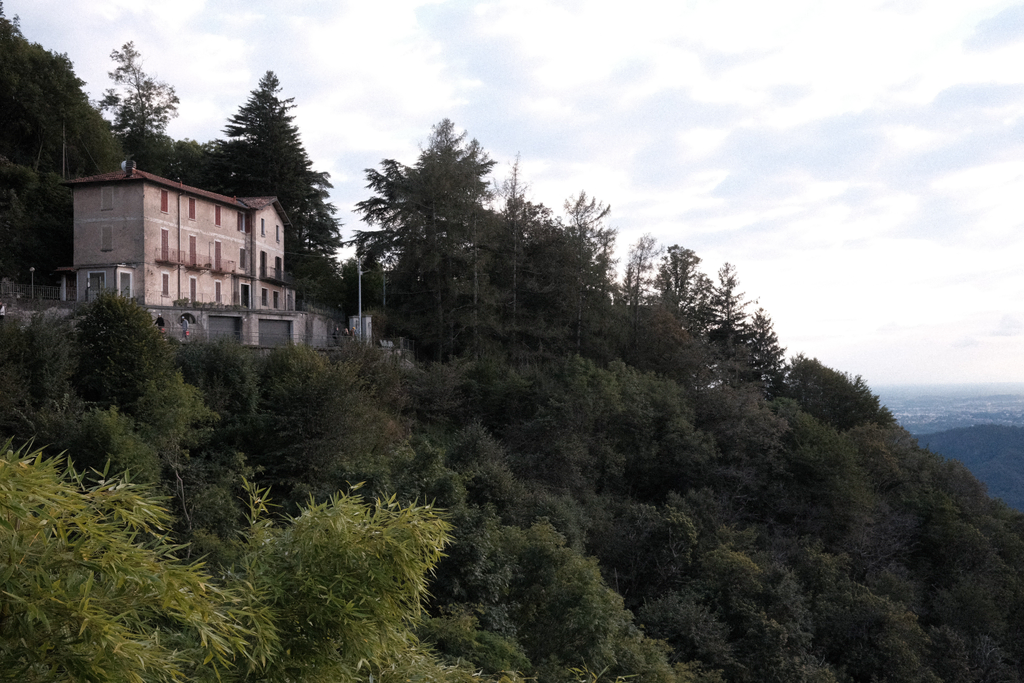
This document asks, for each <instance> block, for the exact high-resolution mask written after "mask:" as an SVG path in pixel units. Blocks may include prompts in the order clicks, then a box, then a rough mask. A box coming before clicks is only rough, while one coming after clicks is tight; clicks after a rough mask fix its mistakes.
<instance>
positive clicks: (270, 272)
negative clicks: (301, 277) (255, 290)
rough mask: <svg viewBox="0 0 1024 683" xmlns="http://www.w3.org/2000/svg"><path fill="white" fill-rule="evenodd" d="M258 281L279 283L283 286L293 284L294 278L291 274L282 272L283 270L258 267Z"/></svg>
mask: <svg viewBox="0 0 1024 683" xmlns="http://www.w3.org/2000/svg"><path fill="white" fill-rule="evenodd" d="M260 279H261V280H270V281H272V282H280V283H281V284H283V285H294V284H295V278H294V277H292V275H291V273H286V272H284V269H283V268H269V267H267V266H260Z"/></svg>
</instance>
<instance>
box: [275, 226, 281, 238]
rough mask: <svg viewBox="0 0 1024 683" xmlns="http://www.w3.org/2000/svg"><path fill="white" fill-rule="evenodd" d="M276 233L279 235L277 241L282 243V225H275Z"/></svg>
mask: <svg viewBox="0 0 1024 683" xmlns="http://www.w3.org/2000/svg"><path fill="white" fill-rule="evenodd" d="M274 232H275V233H276V234H277V241H278V242H280V241H281V226H280V225H275V226H274Z"/></svg>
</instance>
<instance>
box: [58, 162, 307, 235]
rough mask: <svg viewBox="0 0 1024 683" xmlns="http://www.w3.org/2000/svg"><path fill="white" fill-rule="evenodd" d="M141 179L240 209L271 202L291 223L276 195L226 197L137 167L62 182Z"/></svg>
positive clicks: (104, 182) (259, 207)
mask: <svg viewBox="0 0 1024 683" xmlns="http://www.w3.org/2000/svg"><path fill="white" fill-rule="evenodd" d="M141 181H148V182H151V183H153V184H154V185H162V186H164V187H167V188H170V189H172V190H177V191H178V192H184V193H185V194H192V195H195V196H197V197H205V198H206V199H212V200H213V201H215V202H220V203H222V204H228V205H230V206H235V207H238V208H241V209H249V210H251V211H257V210H259V209H262V208H265V207H267V206H270V205H271V204H273V205H274V206H275V208H276V209H277V212H278V213H279V214H281V220H282V221H283V222H284V223H285V224H288V225H290V224H291V221H289V220H288V214H286V213H285V212H284V207H283V206H281V202H279V201H278V200H277V197H228V196H227V195H223V194H218V193H216V192H210V191H208V190H203V189H200V188H198V187H193V186H191V185H185V184H184V183H182V182H181V181H180V180H170V179H169V178H162V177H160V176H158V175H154V174H152V173H147V172H146V171H140V170H139V169H137V168H135V169H127V170H124V171H113V172H111V173H100V174H99V175H91V176H87V177H85V178H75V179H74V180H66V181H64V184H65V185H105V184H107V183H132V182H141Z"/></svg>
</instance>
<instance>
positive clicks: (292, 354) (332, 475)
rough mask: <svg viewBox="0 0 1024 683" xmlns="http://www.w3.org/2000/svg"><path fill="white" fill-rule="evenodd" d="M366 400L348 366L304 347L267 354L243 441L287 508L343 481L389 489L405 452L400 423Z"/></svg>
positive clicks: (368, 393) (369, 395) (367, 395)
mask: <svg viewBox="0 0 1024 683" xmlns="http://www.w3.org/2000/svg"><path fill="white" fill-rule="evenodd" d="M372 396H373V393H372V388H371V387H369V386H368V385H367V384H366V382H365V381H364V380H363V379H361V378H360V377H359V375H358V373H357V366H356V365H355V364H354V363H346V362H331V361H329V360H327V359H326V358H325V357H324V356H322V355H320V354H318V353H317V352H316V351H314V350H312V349H310V348H308V347H304V346H290V347H281V348H279V349H275V350H274V351H273V353H271V355H270V357H269V358H268V359H267V363H266V367H265V369H264V375H263V379H262V396H261V401H262V403H261V413H260V416H259V419H258V421H256V423H255V424H254V425H253V428H252V429H250V430H249V433H248V435H247V436H246V438H245V440H244V441H243V443H244V445H245V450H248V451H249V452H251V453H252V454H253V457H252V464H253V465H255V466H257V467H260V468H262V470H263V472H264V476H265V480H266V481H267V482H268V483H272V484H273V485H274V486H275V489H276V490H279V491H281V492H282V499H283V500H285V501H286V502H287V504H288V507H289V509H293V506H294V505H296V504H298V503H299V502H301V501H303V500H305V499H306V498H308V497H309V496H313V497H314V498H315V499H317V500H324V499H326V498H327V497H328V496H330V495H331V494H332V493H334V492H335V491H338V490H339V489H344V488H345V487H346V486H347V482H355V481H368V482H370V483H371V487H370V488H371V490H374V491H377V492H382V491H386V490H388V489H389V488H390V486H389V482H390V478H391V476H392V472H394V471H396V470H397V469H399V468H401V467H404V466H405V464H406V462H407V458H408V457H409V456H410V453H409V451H408V449H402V448H400V445H401V441H402V437H403V433H402V431H401V429H400V428H399V425H398V423H397V422H396V421H395V419H394V417H393V416H391V415H389V414H388V413H387V411H385V410H382V409H381V408H380V407H378V406H377V405H376V402H375V401H374V400H373V398H372ZM396 456H398V457H396Z"/></svg>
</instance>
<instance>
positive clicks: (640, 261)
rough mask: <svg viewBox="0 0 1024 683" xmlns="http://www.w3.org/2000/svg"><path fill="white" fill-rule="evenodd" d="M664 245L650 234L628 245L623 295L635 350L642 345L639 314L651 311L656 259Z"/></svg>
mask: <svg viewBox="0 0 1024 683" xmlns="http://www.w3.org/2000/svg"><path fill="white" fill-rule="evenodd" d="M660 252H661V249H660V248H659V247H658V242H657V240H655V239H654V237H653V236H651V235H650V234H647V235H644V236H642V237H641V238H640V239H638V240H637V241H636V243H634V244H633V246H631V247H630V248H629V254H628V255H627V256H626V272H625V274H624V276H623V281H622V296H623V299H624V300H625V302H626V308H627V309H629V327H630V336H631V339H630V346H632V348H633V350H634V352H635V351H637V350H638V348H639V345H640V336H641V335H640V315H641V312H642V311H649V309H650V305H651V303H652V300H653V294H654V292H653V287H654V281H655V273H654V261H655V259H657V258H658V256H659V254H660Z"/></svg>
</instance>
